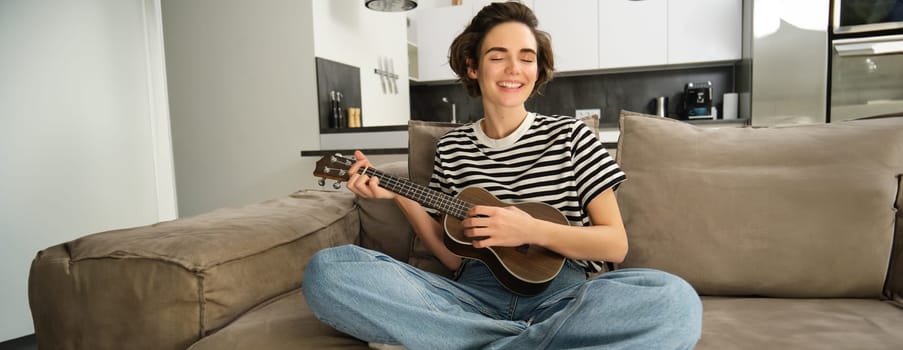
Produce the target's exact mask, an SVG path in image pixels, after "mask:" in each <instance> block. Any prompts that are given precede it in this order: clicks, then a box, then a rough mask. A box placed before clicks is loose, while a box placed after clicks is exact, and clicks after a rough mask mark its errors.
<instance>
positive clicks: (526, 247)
mask: <svg viewBox="0 0 903 350" xmlns="http://www.w3.org/2000/svg"><path fill="white" fill-rule="evenodd" d="M528 250H530V245H529V244H524V245H521V246H517V247H514V251H516V252H518V253H521V254H527V251H528Z"/></svg>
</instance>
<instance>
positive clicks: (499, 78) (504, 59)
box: [467, 22, 538, 111]
mask: <svg viewBox="0 0 903 350" xmlns="http://www.w3.org/2000/svg"><path fill="white" fill-rule="evenodd" d="M537 52H538V49H537V44H536V37H534V36H533V32H532V31H531V30H530V28H529V27H527V26H526V25H524V24H523V23H519V22H505V23H501V24H499V25H496V26H495V27H493V28H492V29H491V30H490V31H489V32H488V33H486V36H485V37H484V38H483V44H482V45H481V46H480V51H479V60H480V62H479V65H477V67H478V68H476V69H473V68H468V69H467V75H468V77H470V78H471V79H475V80H477V81H478V82H479V85H480V91H481V92H482V96H483V107H484V109H485V110H487V111H488V110H497V109H512V108H515V109H520V110H523V109H524V102H526V101H527V98H529V97H530V94H531V93H532V92H533V87H534V85H535V84H536V77H537V74H538V68H537V67H538V65H537ZM471 66H472V65H471Z"/></svg>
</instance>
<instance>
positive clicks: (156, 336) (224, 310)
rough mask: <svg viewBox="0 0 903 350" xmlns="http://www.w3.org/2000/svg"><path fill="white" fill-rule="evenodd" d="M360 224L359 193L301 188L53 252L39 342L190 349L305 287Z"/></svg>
mask: <svg viewBox="0 0 903 350" xmlns="http://www.w3.org/2000/svg"><path fill="white" fill-rule="evenodd" d="M359 230H360V223H359V217H358V211H357V207H356V205H355V203H354V196H353V195H351V194H349V193H341V192H320V191H301V192H298V193H295V194H292V195H290V196H288V197H283V198H278V199H273V200H269V201H265V202H261V203H257V204H253V205H249V206H246V207H242V208H227V209H219V210H216V211H213V212H210V213H207V214H202V215H198V216H194V217H189V218H181V219H178V220H173V221H168V222H162V223H158V224H154V225H150V226H143V227H137V228H130V229H124V230H116V231H109V232H103V233H98V234H94V235H90V236H85V237H82V238H80V239H77V240H75V241H71V242H68V243H65V244H61V245H58V246H54V247H51V248H48V249H46V250H43V251H41V252H38V254H37V257H36V258H35V259H34V261H33V262H32V267H31V273H30V275H29V303H30V306H31V310H32V317H33V319H34V324H35V334H36V337H37V340H38V345H39V347H40V348H41V349H123V348H128V349H185V348H187V347H188V346H189V345H191V344H192V343H194V342H195V341H197V340H198V339H200V338H202V337H204V336H205V335H206V334H208V333H209V332H211V331H215V330H217V329H219V328H221V327H223V326H225V325H227V324H228V323H229V322H231V321H232V320H234V319H236V318H238V317H239V316H240V315H241V314H243V313H244V312H246V311H248V310H249V309H251V308H253V307H254V306H255V305H258V304H260V303H262V302H264V301H266V300H269V299H271V298H273V297H275V296H278V295H282V294H284V293H286V292H289V291H291V290H293V289H298V288H299V287H300V286H301V282H302V278H303V276H302V274H303V271H304V267H305V266H306V264H307V262H308V260H309V259H310V257H311V256H312V255H313V254H314V253H315V252H317V251H319V250H320V249H322V248H325V247H329V246H336V245H341V244H348V243H353V242H356V241H357V240H358V236H359Z"/></svg>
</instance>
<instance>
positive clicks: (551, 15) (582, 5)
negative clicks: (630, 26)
mask: <svg viewBox="0 0 903 350" xmlns="http://www.w3.org/2000/svg"><path fill="white" fill-rule="evenodd" d="M599 3H600V1H598V0H567V1H560V0H534V3H533V10H534V12H535V13H536V17H538V18H539V29H542V30H544V31H546V32H548V33H549V35H551V37H552V50H553V51H554V52H555V69H556V70H557V71H561V72H567V71H580V70H592V69H597V68H599V21H598V20H599V17H598V16H599V14H598V10H597V8H598V6H599Z"/></svg>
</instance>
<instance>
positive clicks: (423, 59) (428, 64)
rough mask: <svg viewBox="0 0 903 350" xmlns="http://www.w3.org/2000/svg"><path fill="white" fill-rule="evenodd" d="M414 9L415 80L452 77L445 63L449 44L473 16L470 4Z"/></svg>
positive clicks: (450, 78)
mask: <svg viewBox="0 0 903 350" xmlns="http://www.w3.org/2000/svg"><path fill="white" fill-rule="evenodd" d="M416 11H417V22H416V23H417V70H418V77H417V80H420V81H437V80H452V79H455V73H454V72H453V71H452V70H451V67H449V65H448V47H449V46H451V43H452V40H454V39H455V37H456V36H458V34H460V33H461V31H462V30H464V27H465V26H466V25H467V23H468V21H469V20H470V18H471V17H472V15H471V8H470V6H447V7H437V8H425V9H420V10H416Z"/></svg>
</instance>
